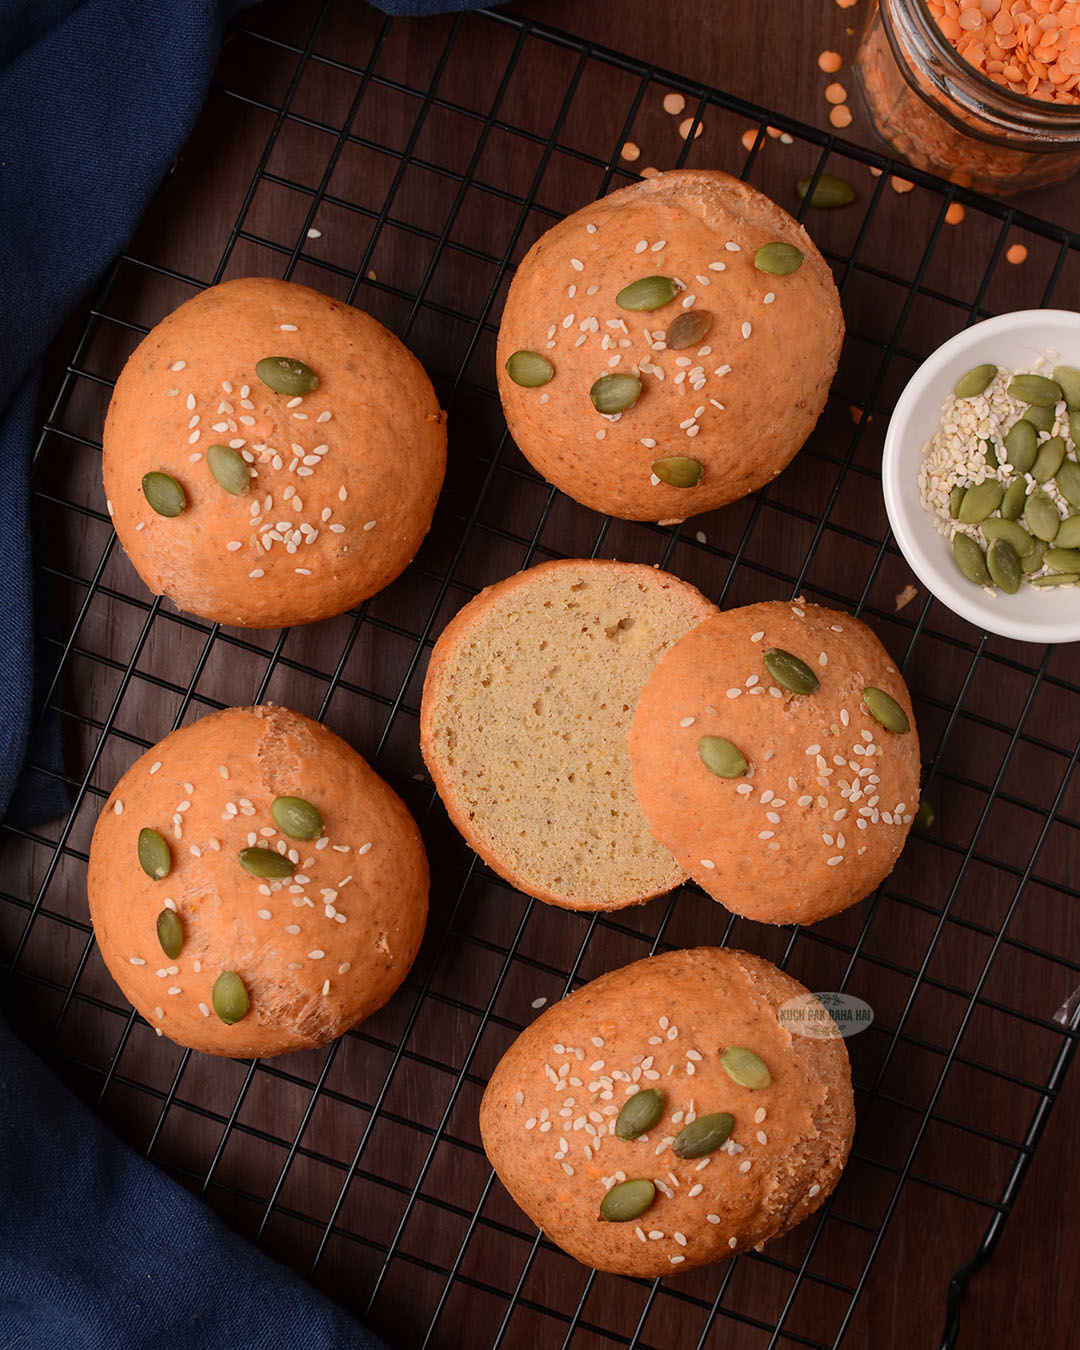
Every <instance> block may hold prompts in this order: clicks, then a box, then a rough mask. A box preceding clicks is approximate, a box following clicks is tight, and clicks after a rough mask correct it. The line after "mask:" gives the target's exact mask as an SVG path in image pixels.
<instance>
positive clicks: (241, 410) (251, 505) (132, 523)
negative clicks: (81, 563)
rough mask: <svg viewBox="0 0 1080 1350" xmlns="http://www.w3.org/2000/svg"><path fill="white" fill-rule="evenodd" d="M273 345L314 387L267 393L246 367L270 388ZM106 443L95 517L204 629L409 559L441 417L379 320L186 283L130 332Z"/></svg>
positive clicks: (439, 469)
mask: <svg viewBox="0 0 1080 1350" xmlns="http://www.w3.org/2000/svg"><path fill="white" fill-rule="evenodd" d="M277 357H282V358H286V359H287V360H288V361H290V362H296V361H299V362H302V363H303V365H304V366H306V367H307V368H308V370H309V371H310V372H312V373H313V374H314V376H315V378H317V380H318V385H317V387H316V388H315V389H314V390H313V391H312V392H310V393H307V394H296V393H290V392H288V389H285V392H278V390H276V389H274V388H271V387H270V386H269V385H268V384H267V383H265V382H264V380H263V379H262V378H261V377H260V375H259V374H258V373H257V369H262V370H264V372H265V373H266V374H267V375H268V378H270V379H271V380H273V382H274V383H275V384H277V385H279V386H281V385H282V380H281V378H280V367H279V374H277V375H275V368H274V363H273V361H271V365H270V369H269V370H266V368H265V367H261V366H260V362H262V361H263V360H264V358H277ZM286 373H288V372H286ZM294 379H300V380H301V382H302V383H303V382H304V377H303V372H300V374H299V375H296V374H295V372H294ZM307 382H308V383H310V380H308V381H307ZM290 387H291V386H290ZM211 447H216V448H215V449H213V450H211ZM103 450H104V455H103V470H104V475H105V495H106V498H107V499H108V503H109V513H110V514H111V516H112V518H113V524H114V525H115V527H116V533H117V535H118V536H119V538H120V542H121V544H122V545H123V546H124V550H125V552H126V553H127V555H128V557H129V558H130V559H131V562H132V565H133V566H134V568H135V570H136V571H137V572H138V573H139V576H140V577H142V579H143V581H144V582H145V583H146V585H147V586H148V587H149V588H150V590H151V591H153V592H154V594H155V595H167V596H168V597H169V598H170V599H171V600H172V601H173V602H174V603H175V604H176V605H178V606H179V608H180V609H183V610H187V611H188V612H189V613H191V614H199V615H201V616H202V617H203V618H207V619H213V620H215V621H217V622H219V623H227V624H235V625H238V626H240V627H244V628H276V627H281V626H287V625H292V624H301V623H310V622H312V621H313V620H315V619H322V618H327V617H329V616H330V615H333V614H340V613H342V612H343V611H344V610H346V609H349V608H350V607H351V606H353V605H356V604H358V603H359V602H360V601H361V600H364V599H366V598H367V597H368V596H370V595H374V593H375V592H376V591H378V590H381V589H382V588H383V587H384V586H386V585H388V584H389V583H390V582H391V581H393V580H394V578H395V577H396V576H397V575H398V574H399V573H400V572H401V571H402V570H403V569H404V568H405V566H406V565H407V564H408V563H409V562H410V561H411V560H412V558H413V555H414V554H415V553H416V551H417V549H418V548H419V547H420V543H421V541H422V540H423V538H424V536H425V534H427V531H428V527H429V525H430V524H431V517H432V513H433V511H434V510H435V501H436V498H437V497H438V495H439V488H440V486H441V485H442V479H443V470H444V468H445V464H446V428H445V425H444V416H443V414H442V413H441V412H440V410H439V404H438V401H437V400H436V397H435V391H434V390H433V389H432V387H431V382H430V381H429V380H428V378H427V376H426V375H425V374H424V371H423V369H422V367H421V365H420V363H419V362H418V361H417V360H416V358H415V357H414V356H413V355H412V354H411V353H410V352H409V351H408V350H407V349H406V348H405V347H404V346H402V344H401V343H400V342H399V341H398V340H397V338H396V337H394V335H393V334H392V333H390V332H388V331H387V330H386V329H385V328H383V326H382V325H381V324H380V323H377V322H376V321H375V320H374V319H373V318H371V317H370V316H369V315H367V314H364V313H363V312H362V311H360V310H358V309H354V308H353V307H352V306H351V305H346V304H342V303H341V302H340V301H338V300H331V299H330V298H329V297H328V296H325V295H322V294H320V293H319V292H318V291H313V290H309V289H308V288H307V287H306V286H297V285H294V284H293V283H291V282H286V281H274V280H271V279H269V278H266V277H248V278H244V279H243V280H239V281H226V282H224V283H222V284H221V285H220V286H212V287H210V289H209V290H206V291H203V292H202V293H201V294H199V295H196V296H195V297H194V298H193V299H191V300H188V301H187V302H186V303H185V304H183V305H181V306H180V308H179V309H177V310H175V311H174V312H173V313H172V314H170V315H168V317H167V318H165V319H163V320H162V321H161V323H159V324H158V325H157V326H156V327H155V328H153V329H152V330H151V331H150V332H149V333H148V334H147V336H146V337H145V338H144V339H143V341H142V342H140V343H139V345H138V347H136V349H135V351H134V352H133V353H132V355H131V357H130V358H129V360H128V362H127V364H126V365H125V367H124V369H123V371H122V372H121V374H120V378H119V379H118V380H117V382H116V389H115V391H114V392H113V397H112V402H111V403H110V404H109V412H108V416H107V418H106V421H105V435H104V443H103ZM215 470H216V473H217V476H215ZM245 472H246V474H247V477H246V478H245ZM147 474H155V475H158V477H157V478H156V479H152V480H150V483H149V485H148V484H147V480H146V477H145V476H146V475H147ZM162 475H164V476H165V477H164V478H163V477H162ZM223 484H226V485H227V486H223ZM176 485H179V489H177V486H176ZM148 493H149V494H150V495H149V496H148V495H147V494H148ZM151 500H153V501H155V502H156V504H157V505H158V506H163V507H164V508H165V509H166V510H167V511H169V512H178V513H177V514H160V513H159V510H157V509H155V508H154V507H152V506H151Z"/></svg>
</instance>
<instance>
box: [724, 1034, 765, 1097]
mask: <svg viewBox="0 0 1080 1350" xmlns="http://www.w3.org/2000/svg"><path fill="white" fill-rule="evenodd" d="M720 1064H721V1066H722V1068H723V1070H724V1072H725V1073H726V1074H727V1076H728V1077H729V1078H730V1079H731V1081H732V1082H733V1083H738V1085H739V1086H740V1087H744V1088H749V1089H750V1091H751V1092H759V1091H760V1090H761V1089H762V1088H767V1087H768V1086H769V1084H770V1083H771V1082H772V1074H771V1073H770V1072H769V1066H768V1065H767V1064H766V1063H765V1061H764V1060H763V1059H759V1058H758V1056H757V1055H755V1054H754V1052H753V1050H747V1049H745V1048H744V1047H743V1046H741V1045H729V1046H728V1047H727V1048H726V1049H725V1050H722V1051H721V1053H720Z"/></svg>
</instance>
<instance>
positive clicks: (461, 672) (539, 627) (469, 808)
mask: <svg viewBox="0 0 1080 1350" xmlns="http://www.w3.org/2000/svg"><path fill="white" fill-rule="evenodd" d="M714 611H715V606H714V605H712V604H711V603H710V602H709V601H708V600H706V599H705V597H704V596H703V595H702V594H701V592H700V591H698V590H696V589H695V588H694V587H693V586H691V585H689V584H688V583H686V582H685V581H680V580H679V579H678V578H677V577H673V576H671V575H670V574H669V573H667V572H661V571H659V570H658V569H657V568H653V567H646V566H643V565H641V564H638V563H619V562H603V561H596V560H592V561H589V560H577V559H570V560H566V561H557V562H548V563H541V564H540V566H538V567H533V568H531V569H530V570H529V571H527V572H519V573H518V574H517V575H516V576H512V577H508V578H506V580H505V581H500V582H498V583H497V584H496V585H494V586H489V587H488V588H487V590H485V591H482V592H481V593H480V594H479V595H478V596H476V598H475V599H473V600H471V601H470V602H469V603H468V604H467V605H466V606H465V608H464V609H462V610H461V611H460V612H459V613H458V614H457V615H456V616H455V617H454V618H453V619H452V620H451V621H450V623H449V624H447V626H446V628H445V629H444V630H443V632H442V635H441V636H440V638H439V640H438V642H437V643H436V644H435V649H434V651H433V652H432V654H431V663H430V665H429V667H428V672H427V677H426V679H425V681H424V695H423V700H422V704H421V710H420V746H421V749H422V750H423V753H424V759H425V761H426V763H427V766H428V769H429V771H430V773H431V776H432V778H433V780H434V782H435V786H436V788H437V789H438V791H439V795H440V796H441V797H442V800H443V803H444V805H445V806H446V809H447V812H448V813H449V815H450V819H451V820H452V821H453V822H454V824H455V825H456V826H457V828H458V829H459V830H460V831H461V833H462V834H463V835H464V836H465V839H466V840H467V841H468V843H469V845H470V847H471V848H473V849H475V850H476V852H477V853H478V854H479V855H480V856H481V857H482V858H483V859H484V861H485V862H487V863H488V864H489V865H490V866H491V867H493V868H494V869H495V871H496V872H498V873H499V874H500V876H503V877H505V878H506V880H507V881H509V882H510V883H511V884H512V885H514V886H516V887H518V889H519V890H522V891H525V892H526V893H527V894H528V895H533V896H536V897H537V898H538V899H540V900H546V901H548V902H549V903H551V904H554V905H562V906H564V907H565V908H567V909H588V910H597V909H620V908H621V907H622V906H624V905H636V904H641V903H642V902H644V901H645V900H649V899H651V898H652V897H653V896H655V895H662V894H664V892H665V891H670V890H671V889H672V888H673V887H675V886H677V885H678V884H679V883H680V882H681V881H683V880H685V873H684V872H683V870H682V868H681V867H680V866H679V865H678V864H677V863H676V862H675V860H674V859H673V858H672V856H671V854H670V853H669V852H668V850H667V849H666V848H664V846H663V845H662V844H658V843H657V842H656V840H655V839H653V838H652V836H651V835H650V833H649V829H648V826H647V825H646V823H645V817H644V816H643V815H642V814H641V808H640V807H639V806H638V803H637V799H636V798H635V796H634V790H633V786H632V784H631V781H630V757H629V755H628V753H627V741H626V737H627V732H628V731H629V729H630V719H631V717H632V716H633V713H634V706H635V704H636V702H637V696H638V692H639V691H640V689H641V686H642V685H643V684H644V683H645V679H646V677H647V676H648V674H649V672H650V671H651V670H652V668H653V666H654V665H655V664H656V662H657V661H658V660H659V658H660V657H661V656H662V655H663V654H664V652H666V651H667V650H668V648H669V647H670V646H671V645H672V644H673V643H674V642H676V641H677V640H678V639H679V638H680V637H682V635H683V634H684V633H686V632H687V631H688V630H689V629H691V628H692V627H693V626H694V625H695V624H697V623H700V622H701V620H702V619H704V618H706V617H707V616H708V615H710V614H712V613H713V612H714Z"/></svg>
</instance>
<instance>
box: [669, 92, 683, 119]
mask: <svg viewBox="0 0 1080 1350" xmlns="http://www.w3.org/2000/svg"><path fill="white" fill-rule="evenodd" d="M685 107H686V99H684V98H683V96H682V94H675V93H671V94H665V95H664V111H665V112H666V113H670V114H671V115H672V117H678V115H679V114H680V113H681V112H682V110H683V109H684V108H685Z"/></svg>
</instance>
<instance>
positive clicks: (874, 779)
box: [630, 602, 919, 923]
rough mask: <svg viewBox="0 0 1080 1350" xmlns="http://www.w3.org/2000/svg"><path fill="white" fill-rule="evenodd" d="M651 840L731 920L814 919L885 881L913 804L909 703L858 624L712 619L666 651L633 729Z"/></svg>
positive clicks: (801, 614) (766, 615)
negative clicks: (665, 850)
mask: <svg viewBox="0 0 1080 1350" xmlns="http://www.w3.org/2000/svg"><path fill="white" fill-rule="evenodd" d="M630 759H631V763H632V765H633V775H634V788H635V790H636V792H637V796H638V801H639V802H640V803H641V808H642V810H643V811H644V813H645V817H646V819H647V820H648V822H649V828H650V829H651V830H652V831H653V833H654V834H655V836H656V838H657V839H659V840H661V841H662V842H663V843H664V844H666V845H667V847H668V848H669V849H670V850H671V851H672V853H673V854H674V855H675V857H676V858H678V860H679V862H680V863H681V864H682V865H683V867H685V868H686V870H687V871H688V872H689V873H690V875H691V876H692V877H693V878H694V880H695V881H696V882H697V883H698V884H699V885H700V886H702V887H703V888H704V889H705V890H706V891H708V893H709V894H710V895H711V896H712V897H713V898H714V899H715V900H719V901H720V903H721V904H722V905H725V906H726V907H727V908H728V909H730V910H733V911H734V912H735V913H736V914H742V915H745V916H746V917H747V918H750V919H757V920H758V921H759V922H761V923H814V922H816V921H817V920H818V919H824V918H826V917H827V916H828V915H830V914H835V913H837V912H838V911H839V910H842V909H846V908H847V907H848V906H849V905H853V904H855V902H856V901H857V900H861V899H862V898H863V896H864V895H867V894H868V893H869V892H870V891H872V890H873V889H874V888H875V887H876V886H878V885H879V884H880V883H881V882H882V881H883V880H884V879H885V877H886V876H888V874H889V872H890V871H892V868H893V864H894V863H895V862H896V859H897V858H898V857H899V855H900V850H901V849H902V848H903V846H904V841H905V840H906V839H907V835H908V830H909V829H910V827H911V822H912V819H913V817H914V815H915V812H916V810H917V809H918V804H919V737H918V733H917V732H916V730H915V715H914V713H913V711H912V707H911V697H910V695H909V694H908V691H907V686H906V685H905V684H904V680H903V678H902V676H901V675H900V672H899V671H898V670H897V669H896V667H895V665H893V663H892V660H891V658H890V657H889V654H888V652H887V651H886V650H885V648H884V647H883V646H882V645H881V643H880V642H879V641H878V639H877V638H876V637H875V636H874V634H873V633H872V632H871V631H870V629H869V628H867V627H866V625H865V624H862V623H860V622H859V620H858V619H854V618H852V617H851V615H850V614H842V613H838V612H836V611H834V610H830V609H821V608H819V607H818V606H817V605H808V604H804V603H802V602H767V603H764V604H758V605H746V606H745V607H743V608H741V609H729V610H726V611H724V612H723V613H718V614H716V615H714V616H713V617H712V618H710V619H707V620H706V621H705V622H704V623H702V624H699V625H698V627H697V628H695V629H693V631H692V632H690V633H688V634H687V635H686V636H685V637H684V638H683V639H682V640H681V641H679V642H677V643H676V644H675V646H674V647H673V648H672V649H671V650H670V651H669V652H668V653H667V655H666V656H664V657H663V658H662V659H661V661H660V662H659V663H658V665H657V667H656V669H655V670H654V671H653V673H652V675H651V676H650V677H649V679H648V681H647V682H646V684H645V687H644V689H643V690H642V692H641V697H640V699H639V700H638V706H637V712H636V714H635V717H634V723H633V726H632V728H631V731H630Z"/></svg>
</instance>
